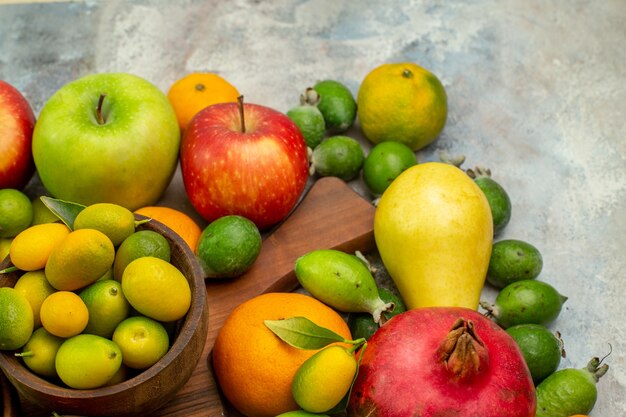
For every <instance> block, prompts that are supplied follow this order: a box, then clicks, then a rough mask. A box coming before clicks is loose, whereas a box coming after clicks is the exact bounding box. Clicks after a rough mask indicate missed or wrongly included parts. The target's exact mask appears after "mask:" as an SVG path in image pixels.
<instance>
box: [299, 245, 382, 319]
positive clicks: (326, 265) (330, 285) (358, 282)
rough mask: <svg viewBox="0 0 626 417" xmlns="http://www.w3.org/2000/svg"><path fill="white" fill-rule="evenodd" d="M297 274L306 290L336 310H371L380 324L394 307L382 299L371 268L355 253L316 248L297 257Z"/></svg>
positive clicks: (345, 311)
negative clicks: (383, 316) (381, 317)
mask: <svg viewBox="0 0 626 417" xmlns="http://www.w3.org/2000/svg"><path fill="white" fill-rule="evenodd" d="M295 273H296V277H297V278H298V281H299V282H300V285H302V287H303V288H304V289H305V290H307V291H308V292H309V293H311V295H312V296H313V297H315V298H317V299H318V300H320V301H322V302H323V303H325V304H327V305H329V306H331V307H332V308H334V309H335V310H339V311H342V312H344V313H370V314H371V315H372V316H373V318H374V322H376V323H378V321H379V320H380V315H381V313H383V312H385V311H387V310H390V309H391V308H392V307H393V304H392V303H385V302H384V301H383V300H382V299H381V298H380V295H379V293H378V287H377V286H376V281H375V280H374V277H373V276H372V274H371V272H370V271H369V269H368V267H367V266H366V265H365V263H364V262H363V261H362V260H361V259H359V258H358V257H356V256H354V255H350V254H348V253H345V252H341V251H338V250H334V249H319V250H314V251H311V252H308V253H307V254H305V255H303V256H301V257H299V258H298V259H296V264H295Z"/></svg>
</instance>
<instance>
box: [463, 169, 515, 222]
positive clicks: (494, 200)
mask: <svg viewBox="0 0 626 417" xmlns="http://www.w3.org/2000/svg"><path fill="white" fill-rule="evenodd" d="M466 172H467V174H468V175H469V176H470V177H472V178H473V179H474V182H475V183H476V185H478V187H479V188H480V189H481V190H482V192H483V194H485V197H487V201H488V202H489V207H490V208H491V217H492V218H493V234H494V235H497V234H498V233H500V232H501V231H502V229H504V227H505V226H506V225H507V224H509V220H511V209H512V207H511V199H510V198H509V195H508V194H507V193H506V190H505V189H504V188H503V187H502V186H501V185H500V184H498V183H497V182H496V181H494V179H493V178H491V171H490V170H489V169H485V168H480V167H476V168H474V169H473V170H472V169H468V170H467V171H466Z"/></svg>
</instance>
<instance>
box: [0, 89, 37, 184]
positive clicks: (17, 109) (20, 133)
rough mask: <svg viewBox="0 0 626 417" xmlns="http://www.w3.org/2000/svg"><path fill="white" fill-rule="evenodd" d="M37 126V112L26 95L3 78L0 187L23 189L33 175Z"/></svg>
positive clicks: (1, 92)
mask: <svg viewBox="0 0 626 417" xmlns="http://www.w3.org/2000/svg"><path fill="white" fill-rule="evenodd" d="M34 126H35V115H34V114H33V110H32V109H31V107H30V104H28V101H27V100H26V98H24V96H23V95H22V94H21V93H20V92H19V91H18V90H17V89H16V88H15V87H13V86H12V85H10V84H8V83H7V82H5V81H2V80H0V189H2V188H15V189H18V190H21V189H22V188H24V187H25V186H26V184H27V183H28V181H29V180H30V178H31V177H32V176H33V173H34V172H35V164H34V163H33V154H32V152H31V149H32V139H33V128H34Z"/></svg>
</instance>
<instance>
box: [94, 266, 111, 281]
mask: <svg viewBox="0 0 626 417" xmlns="http://www.w3.org/2000/svg"><path fill="white" fill-rule="evenodd" d="M107 279H114V277H113V267H111V268H109V269H107V271H106V272H105V273H104V274H103V275H102V276H101V277H100V278H98V279H97V280H96V282H98V281H106V280H107Z"/></svg>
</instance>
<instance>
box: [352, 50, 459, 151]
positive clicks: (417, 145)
mask: <svg viewBox="0 0 626 417" xmlns="http://www.w3.org/2000/svg"><path fill="white" fill-rule="evenodd" d="M357 107H358V109H359V121H360V123H361V129H362V130H363V133H364V134H365V137H366V138H367V139H369V140H370V141H371V142H372V143H374V144H378V143H381V142H384V141H387V140H391V141H396V142H401V143H404V144H405V145H407V146H408V147H409V148H411V149H412V150H414V151H416V150H419V149H421V148H423V147H425V146H426V145H428V144H430V143H431V142H433V141H434V140H435V139H436V138H437V136H438V135H439V133H440V132H441V131H442V130H443V128H444V126H445V124H446V119H447V116H448V102H447V96H446V90H445V88H444V86H443V84H442V83H441V81H439V79H438V78H437V76H435V75H434V74H433V73H431V72H430V71H428V70H426V69H424V68H422V67H420V66H418V65H416V64H414V63H411V62H401V63H394V64H383V65H381V66H379V67H377V68H375V69H373V70H372V71H370V72H369V73H368V74H367V76H366V77H365V79H364V80H363V82H362V83H361V86H360V87H359V93H358V97H357Z"/></svg>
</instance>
